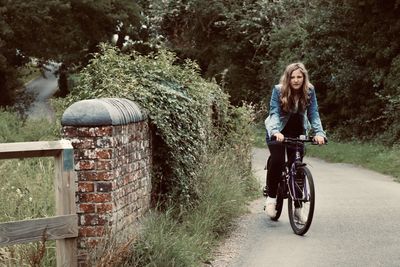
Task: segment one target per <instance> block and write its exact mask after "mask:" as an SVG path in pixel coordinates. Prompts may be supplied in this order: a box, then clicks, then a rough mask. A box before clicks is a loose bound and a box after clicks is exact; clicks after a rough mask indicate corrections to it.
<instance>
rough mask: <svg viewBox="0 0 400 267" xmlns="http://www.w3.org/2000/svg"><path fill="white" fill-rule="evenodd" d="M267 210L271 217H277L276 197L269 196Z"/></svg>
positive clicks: (266, 202) (266, 204) (266, 203)
mask: <svg viewBox="0 0 400 267" xmlns="http://www.w3.org/2000/svg"><path fill="white" fill-rule="evenodd" d="M265 211H266V212H267V215H268V216H269V217H270V218H275V217H276V198H271V197H267V200H266V201H265Z"/></svg>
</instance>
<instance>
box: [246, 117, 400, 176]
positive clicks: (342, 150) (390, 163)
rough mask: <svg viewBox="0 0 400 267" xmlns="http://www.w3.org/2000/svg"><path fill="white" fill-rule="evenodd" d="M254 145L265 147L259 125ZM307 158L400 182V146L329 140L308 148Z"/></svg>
mask: <svg viewBox="0 0 400 267" xmlns="http://www.w3.org/2000/svg"><path fill="white" fill-rule="evenodd" d="M254 132H255V133H256V137H255V140H254V142H253V145H254V146H256V147H265V146H266V145H265V129H264V125H263V124H257V125H256V126H255V128H254ZM307 156H310V157H317V158H321V159H324V160H326V161H329V162H338V163H339V162H340V163H350V164H354V165H358V166H361V167H364V168H367V169H370V170H373V171H376V172H379V173H383V174H387V175H390V176H393V177H394V178H395V179H396V181H398V182H400V146H394V147H387V146H384V145H382V144H379V143H378V142H373V141H370V142H356V141H353V142H337V141H335V140H331V139H330V140H329V143H328V145H326V146H323V147H318V146H307Z"/></svg>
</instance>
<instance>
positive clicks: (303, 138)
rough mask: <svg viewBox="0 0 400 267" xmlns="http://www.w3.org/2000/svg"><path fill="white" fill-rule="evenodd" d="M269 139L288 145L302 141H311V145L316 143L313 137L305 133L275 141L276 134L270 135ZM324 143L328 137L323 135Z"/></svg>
mask: <svg viewBox="0 0 400 267" xmlns="http://www.w3.org/2000/svg"><path fill="white" fill-rule="evenodd" d="M271 141H275V142H276V143H281V144H288V145H296V144H299V143H301V144H303V143H311V144H312V145H318V143H316V142H315V141H314V139H313V137H307V136H305V135H300V137H285V138H284V139H283V141H282V142H279V141H276V136H271ZM324 141H325V144H327V143H328V139H326V137H324Z"/></svg>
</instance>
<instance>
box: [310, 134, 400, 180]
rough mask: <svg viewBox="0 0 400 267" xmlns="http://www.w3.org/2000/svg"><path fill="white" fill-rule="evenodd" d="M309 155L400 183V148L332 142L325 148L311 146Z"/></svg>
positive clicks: (371, 143) (370, 143) (373, 144)
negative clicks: (377, 174)
mask: <svg viewBox="0 0 400 267" xmlns="http://www.w3.org/2000/svg"><path fill="white" fill-rule="evenodd" d="M307 155H308V156H311V157H319V158H322V159H324V160H327V161H329V162H343V163H351V164H354V165H358V166H361V167H364V168H367V169H370V170H374V171H377V172H380V173H383V174H387V175H390V176H393V177H395V178H396V180H397V181H400V147H386V146H384V145H381V144H377V143H373V142H369V143H361V142H347V143H344V142H340V143H339V142H335V141H330V142H329V144H328V145H326V146H323V147H315V146H309V147H308V150H307Z"/></svg>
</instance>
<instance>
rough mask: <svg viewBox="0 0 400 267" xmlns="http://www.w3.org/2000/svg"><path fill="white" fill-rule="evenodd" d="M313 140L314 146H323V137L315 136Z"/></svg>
mask: <svg viewBox="0 0 400 267" xmlns="http://www.w3.org/2000/svg"><path fill="white" fill-rule="evenodd" d="M313 140H314V142H315V143H316V144H318V145H323V144H325V138H324V137H323V136H320V135H316V136H314V138H313Z"/></svg>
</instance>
